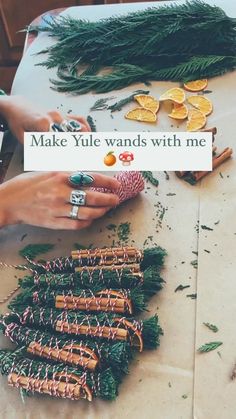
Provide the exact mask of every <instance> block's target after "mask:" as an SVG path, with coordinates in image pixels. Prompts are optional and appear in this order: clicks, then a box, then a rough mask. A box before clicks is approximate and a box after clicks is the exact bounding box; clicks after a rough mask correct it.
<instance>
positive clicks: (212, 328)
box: [203, 323, 219, 333]
mask: <svg viewBox="0 0 236 419" xmlns="http://www.w3.org/2000/svg"><path fill="white" fill-rule="evenodd" d="M203 324H204V325H205V326H206V327H208V329H210V330H212V332H214V333H216V332H218V330H219V329H218V327H217V326H215V325H214V324H211V323H203Z"/></svg>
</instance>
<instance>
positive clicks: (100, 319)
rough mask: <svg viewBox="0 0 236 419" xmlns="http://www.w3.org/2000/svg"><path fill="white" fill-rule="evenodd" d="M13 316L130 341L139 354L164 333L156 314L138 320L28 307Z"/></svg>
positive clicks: (40, 324) (23, 321)
mask: <svg viewBox="0 0 236 419" xmlns="http://www.w3.org/2000/svg"><path fill="white" fill-rule="evenodd" d="M14 314H15V315H16V316H17V317H18V319H19V321H20V322H21V324H27V325H32V326H36V327H42V328H47V329H49V330H54V331H57V332H60V333H67V334H73V335H77V336H86V337H93V338H98V339H107V340H108V341H123V342H129V343H130V345H131V346H133V347H134V348H136V347H137V348H138V349H139V351H140V352H142V350H143V349H155V348H157V347H158V346H159V344H160V335H161V334H162V333H163V332H162V329H161V327H160V325H159V322H158V316H157V315H155V316H152V317H150V318H149V319H146V320H143V321H142V320H140V321H137V320H135V319H132V318H131V319H126V318H125V317H121V316H119V315H116V314H111V313H109V314H108V313H98V314H96V315H95V314H85V313H83V312H73V311H70V310H69V311H65V310H59V309H54V308H41V307H35V308H34V307H31V306H28V307H24V306H22V307H18V308H17V310H14Z"/></svg>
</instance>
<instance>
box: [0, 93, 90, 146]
mask: <svg viewBox="0 0 236 419" xmlns="http://www.w3.org/2000/svg"><path fill="white" fill-rule="evenodd" d="M0 113H1V114H2V115H3V116H4V118H5V119H6V120H7V123H8V126H9V129H10V130H11V132H12V134H13V135H14V136H15V137H16V138H17V139H18V140H19V141H20V142H21V143H22V144H23V143H24V132H27V131H28V132H29V131H39V132H40V131H42V132H44V131H49V129H50V124H52V123H57V124H60V123H61V122H62V121H63V120H64V119H74V120H76V121H78V122H79V123H80V124H81V130H80V131H82V132H85V131H91V129H90V126H89V124H88V123H87V121H86V119H84V118H82V117H78V116H74V115H73V116H72V115H67V116H66V117H63V116H62V115H61V114H60V113H59V112H57V111H52V112H44V111H41V110H37V109H35V106H34V105H33V104H31V103H29V102H27V101H26V100H25V99H24V98H23V97H21V96H1V102H0Z"/></svg>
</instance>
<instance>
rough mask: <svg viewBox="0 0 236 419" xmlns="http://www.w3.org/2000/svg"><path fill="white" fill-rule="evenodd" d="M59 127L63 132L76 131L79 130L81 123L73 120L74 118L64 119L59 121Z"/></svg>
mask: <svg viewBox="0 0 236 419" xmlns="http://www.w3.org/2000/svg"><path fill="white" fill-rule="evenodd" d="M60 126H61V129H62V131H65V132H76V131H81V128H82V126H81V124H80V123H79V122H77V121H75V120H74V119H70V120H67V119H64V120H63V121H62V122H61V123H60Z"/></svg>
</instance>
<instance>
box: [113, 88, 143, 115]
mask: <svg viewBox="0 0 236 419" xmlns="http://www.w3.org/2000/svg"><path fill="white" fill-rule="evenodd" d="M148 94H149V90H136V91H135V92H133V93H132V95H130V96H128V97H126V98H124V99H121V100H119V101H118V102H116V103H114V104H113V105H110V106H108V108H107V109H109V110H110V111H111V112H115V111H121V109H122V108H123V107H124V106H125V105H128V103H130V102H132V101H133V100H134V96H136V95H148Z"/></svg>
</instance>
